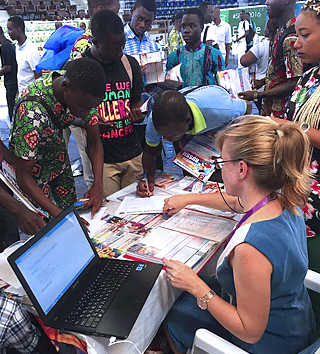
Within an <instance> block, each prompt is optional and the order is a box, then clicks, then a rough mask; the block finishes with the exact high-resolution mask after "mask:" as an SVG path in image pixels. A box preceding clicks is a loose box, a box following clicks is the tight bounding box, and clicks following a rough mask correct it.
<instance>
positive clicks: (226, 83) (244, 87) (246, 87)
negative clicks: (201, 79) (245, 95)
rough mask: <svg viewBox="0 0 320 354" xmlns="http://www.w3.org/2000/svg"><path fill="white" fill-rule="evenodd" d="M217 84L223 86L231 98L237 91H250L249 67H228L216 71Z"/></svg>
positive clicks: (236, 95) (235, 96)
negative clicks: (227, 68)
mask: <svg viewBox="0 0 320 354" xmlns="http://www.w3.org/2000/svg"><path fill="white" fill-rule="evenodd" d="M218 81H219V85H220V86H222V87H224V88H225V89H226V90H227V91H228V92H229V93H230V94H231V95H232V97H233V98H238V93H239V92H244V91H251V90H252V88H251V83H250V74H249V68H242V69H229V70H223V71H219V72H218Z"/></svg>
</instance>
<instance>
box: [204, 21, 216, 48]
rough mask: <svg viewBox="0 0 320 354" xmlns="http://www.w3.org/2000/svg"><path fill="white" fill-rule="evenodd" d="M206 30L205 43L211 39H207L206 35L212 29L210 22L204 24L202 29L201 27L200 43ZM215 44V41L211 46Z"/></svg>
mask: <svg viewBox="0 0 320 354" xmlns="http://www.w3.org/2000/svg"><path fill="white" fill-rule="evenodd" d="M207 27H209V28H208V32H207V37H206V41H209V40H212V39H211V38H209V37H208V34H209V32H210V29H211V27H212V23H211V22H208V23H205V24H204V27H203V31H202V32H201V42H203V36H204V32H205V31H206V28H207ZM214 44H215V41H213V42H212V45H214Z"/></svg>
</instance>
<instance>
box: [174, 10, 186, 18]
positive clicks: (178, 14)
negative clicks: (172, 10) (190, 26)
mask: <svg viewBox="0 0 320 354" xmlns="http://www.w3.org/2000/svg"><path fill="white" fill-rule="evenodd" d="M183 14H184V12H183V11H178V12H177V13H176V14H175V19H174V20H181V19H182V16H183Z"/></svg>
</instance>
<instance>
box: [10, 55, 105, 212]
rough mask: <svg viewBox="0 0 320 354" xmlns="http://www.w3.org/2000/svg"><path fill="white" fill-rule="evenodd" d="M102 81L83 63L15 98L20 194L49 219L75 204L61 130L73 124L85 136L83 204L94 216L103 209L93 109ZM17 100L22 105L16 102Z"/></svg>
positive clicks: (91, 64)
mask: <svg viewBox="0 0 320 354" xmlns="http://www.w3.org/2000/svg"><path fill="white" fill-rule="evenodd" d="M105 85H106V81H105V75H104V72H103V69H102V67H101V66H100V65H99V64H98V63H97V62H96V61H94V60H92V59H89V58H82V59H79V60H75V61H73V62H71V63H70V65H69V67H68V69H67V71H53V72H51V73H50V74H48V75H46V76H44V77H43V78H41V79H38V80H36V82H34V83H32V84H30V85H29V86H28V87H27V88H26V89H25V90H24V91H23V93H22V95H21V97H20V98H19V101H18V104H17V106H16V107H17V108H16V112H15V116H14V122H13V129H12V138H11V148H12V150H13V152H14V154H15V155H16V157H17V161H16V175H17V182H18V184H19V186H20V188H21V189H22V190H23V191H24V192H25V193H26V194H27V195H28V196H29V197H30V198H31V199H32V200H33V201H34V202H36V203H37V204H38V205H39V206H40V207H41V208H42V209H44V210H45V211H47V212H48V213H49V214H50V215H51V217H56V216H57V215H58V214H60V212H61V211H62V210H64V209H66V208H67V207H69V206H70V205H72V204H73V203H74V202H75V200H76V193H75V184H74V179H73V175H72V171H71V166H70V161H69V156H68V152H67V148H66V145H65V142H64V139H63V136H62V129H63V128H65V127H68V126H69V125H70V124H71V123H72V122H73V121H74V119H75V117H78V118H81V119H80V121H81V122H82V123H83V124H84V127H85V129H86V131H87V134H88V141H89V152H90V159H91V162H92V166H93V173H94V183H93V186H92V187H91V189H89V190H88V191H87V192H86V194H85V198H88V199H89V200H88V201H87V203H86V205H87V206H88V207H89V206H91V205H92V206H93V209H92V214H94V213H95V212H96V211H97V210H98V209H99V208H100V207H101V204H102V199H103V193H102V167H103V149H102V145H101V141H100V139H99V129H98V124H97V123H98V118H97V111H96V109H95V107H97V106H98V105H99V104H100V103H101V101H102V99H103V97H104V94H105ZM20 100H22V101H21V102H20Z"/></svg>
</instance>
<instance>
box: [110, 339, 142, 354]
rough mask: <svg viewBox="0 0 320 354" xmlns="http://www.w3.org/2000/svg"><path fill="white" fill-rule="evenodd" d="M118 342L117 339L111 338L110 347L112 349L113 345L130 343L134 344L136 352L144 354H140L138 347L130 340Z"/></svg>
mask: <svg viewBox="0 0 320 354" xmlns="http://www.w3.org/2000/svg"><path fill="white" fill-rule="evenodd" d="M116 340H117V338H116V337H111V338H110V339H109V347H110V346H111V345H115V344H121V343H130V344H132V345H133V346H134V347H135V349H136V351H137V352H138V353H139V354H142V353H141V352H140V350H139V349H138V348H137V346H136V345H135V344H134V343H133V342H131V341H130V340H120V341H119V342H116Z"/></svg>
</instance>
